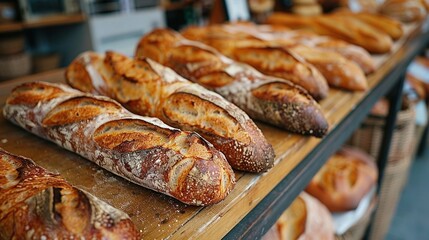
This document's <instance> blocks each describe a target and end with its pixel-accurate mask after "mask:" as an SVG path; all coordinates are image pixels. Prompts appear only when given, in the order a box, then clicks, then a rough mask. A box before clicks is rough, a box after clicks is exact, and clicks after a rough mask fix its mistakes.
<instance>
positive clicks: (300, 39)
mask: <svg viewBox="0 0 429 240" xmlns="http://www.w3.org/2000/svg"><path fill="white" fill-rule="evenodd" d="M225 27H228V28H238V30H239V29H241V31H245V32H246V33H249V34H252V35H257V36H258V38H261V39H264V40H266V41H270V42H273V43H276V44H279V45H281V46H285V47H293V46H296V45H297V44H299V45H304V46H308V47H311V48H313V49H315V48H316V49H325V50H330V51H333V52H336V53H338V54H341V55H342V56H343V57H345V58H346V59H348V60H350V61H353V62H354V63H356V64H357V65H359V67H360V68H361V69H362V70H363V71H364V72H365V73H366V74H368V73H371V72H373V71H374V70H375V62H374V60H373V59H372V57H371V55H370V54H369V53H368V51H366V50H365V49H363V48H362V47H359V46H357V45H354V44H350V43H348V42H345V41H342V40H340V39H336V38H332V37H328V36H320V35H317V34H315V33H312V32H310V31H305V30H291V29H288V28H286V27H282V26H279V25H256V24H249V23H247V22H246V23H241V22H240V23H234V24H229V25H225ZM235 30H236V31H237V29H235Z"/></svg>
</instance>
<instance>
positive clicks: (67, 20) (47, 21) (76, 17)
mask: <svg viewBox="0 0 429 240" xmlns="http://www.w3.org/2000/svg"><path fill="white" fill-rule="evenodd" d="M85 20H86V17H85V15H83V14H73V15H55V16H46V17H42V18H40V19H35V20H29V21H24V22H19V23H18V22H17V23H4V24H0V33H5V32H16V31H22V30H24V29H34V28H42V27H52V26H60V25H68V24H75V23H81V22H84V21H85Z"/></svg>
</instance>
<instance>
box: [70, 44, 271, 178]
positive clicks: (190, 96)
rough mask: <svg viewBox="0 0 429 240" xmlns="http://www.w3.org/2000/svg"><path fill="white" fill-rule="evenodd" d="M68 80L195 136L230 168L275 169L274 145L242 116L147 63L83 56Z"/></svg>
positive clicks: (222, 101)
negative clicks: (216, 152)
mask: <svg viewBox="0 0 429 240" xmlns="http://www.w3.org/2000/svg"><path fill="white" fill-rule="evenodd" d="M66 79H67V82H68V83H69V84H70V85H71V86H73V87H75V88H77V89H79V90H82V91H88V92H92V93H96V94H102V95H106V96H108V97H111V98H113V99H115V100H117V101H118V102H120V103H122V104H123V105H124V106H125V107H127V108H128V109H129V110H131V111H132V112H134V113H136V114H140V115H144V116H151V117H157V118H160V119H161V120H162V121H164V122H165V123H167V124H168V125H171V126H174V127H178V128H180V129H183V130H189V131H196V132H198V133H199V134H201V135H202V136H203V137H204V138H206V139H207V140H209V141H210V142H211V143H212V144H213V145H214V146H215V147H216V148H217V149H218V150H220V151H221V152H222V153H223V154H225V156H226V158H227V160H228V162H229V164H230V165H231V166H232V167H233V168H234V169H237V170H243V171H249V172H262V171H267V170H268V169H269V168H271V167H272V166H273V162H274V150H273V148H272V146H271V145H270V144H269V143H268V142H267V140H266V139H265V137H264V135H263V134H262V132H261V131H260V130H259V128H258V127H257V126H256V125H255V123H254V122H253V121H252V120H251V119H250V118H249V117H248V116H247V115H246V113H244V112H243V111H242V110H241V109H239V108H238V107H236V106H235V105H234V104H231V103H230V102H228V101H227V100H225V99H224V98H223V97H221V96H220V95H218V94H216V93H214V92H211V91H209V90H207V89H205V88H203V87H201V86H199V85H198V84H195V83H191V82H189V81H188V80H186V79H184V78H182V77H180V76H179V75H178V74H176V73H175V72H174V71H172V70H171V69H169V68H166V67H164V66H162V65H160V64H158V63H156V62H154V61H152V60H151V59H141V60H134V59H131V58H128V57H126V56H124V55H121V54H118V53H114V52H107V53H106V54H105V56H104V55H101V54H97V53H94V52H86V53H83V54H81V55H80V56H79V57H78V58H77V59H76V60H75V61H73V62H72V63H71V64H70V66H69V67H68V68H67V71H66Z"/></svg>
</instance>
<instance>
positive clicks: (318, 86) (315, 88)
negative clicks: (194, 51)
mask: <svg viewBox="0 0 429 240" xmlns="http://www.w3.org/2000/svg"><path fill="white" fill-rule="evenodd" d="M181 34H182V35H183V36H184V37H185V38H187V39H190V40H194V41H201V42H203V43H205V44H207V45H209V46H211V47H213V48H215V49H216V50H218V51H220V52H221V53H222V54H224V55H226V56H227V57H230V58H232V59H234V60H236V61H238V62H243V63H246V64H249V65H251V66H252V67H254V68H256V69H257V70H258V71H260V72H262V73H264V74H266V75H270V76H275V77H280V78H283V79H287V80H289V81H291V82H293V83H295V84H297V85H299V86H301V87H303V88H304V89H306V90H307V91H308V93H309V94H310V95H311V96H312V97H314V98H315V99H316V100H320V99H323V98H325V97H326V96H327V95H328V91H329V87H328V84H327V80H326V79H325V77H323V75H322V74H321V73H320V72H319V71H318V70H317V69H316V68H315V67H314V66H313V65H312V64H310V63H308V62H307V61H306V60H305V59H304V58H302V56H300V55H299V54H297V53H296V52H294V51H293V50H291V49H288V48H284V47H281V46H278V45H272V44H269V43H266V42H264V41H261V40H259V39H256V38H246V36H247V34H245V33H242V32H233V33H229V32H225V30H224V28H223V27H222V26H221V25H214V26H206V27H196V26H194V27H188V28H186V29H184V30H183V31H182V32H181Z"/></svg>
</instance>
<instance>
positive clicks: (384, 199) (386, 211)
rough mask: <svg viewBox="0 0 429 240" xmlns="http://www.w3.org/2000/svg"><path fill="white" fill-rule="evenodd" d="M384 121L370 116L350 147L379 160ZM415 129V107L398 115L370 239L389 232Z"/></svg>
mask: <svg viewBox="0 0 429 240" xmlns="http://www.w3.org/2000/svg"><path fill="white" fill-rule="evenodd" d="M384 119H385V118H384V117H380V116H369V117H368V118H367V119H366V120H365V121H364V123H363V124H362V126H361V127H360V128H359V129H358V130H357V131H356V132H355V133H354V134H353V136H352V137H351V139H350V140H349V144H351V145H352V146H356V147H359V148H361V149H363V150H365V151H367V152H368V153H369V154H370V155H372V156H373V157H374V158H377V157H378V151H379V149H380V144H381V141H382V137H383V131H384V122H385V121H384ZM415 129H416V125H415V110H414V106H413V105H411V106H410V107H409V108H408V109H405V110H402V111H400V112H398V116H397V120H396V125H395V129H394V132H393V136H392V140H391V146H390V151H389V157H388V162H387V165H386V168H385V171H384V178H383V182H382V184H381V186H380V194H379V202H378V205H377V208H376V210H375V215H374V220H373V222H372V226H371V233H370V237H369V239H374V240H378V239H384V238H385V236H386V234H387V232H388V230H389V227H390V223H391V221H392V218H393V216H394V214H395V209H396V206H397V204H398V202H399V200H400V195H401V192H402V190H403V188H404V185H405V183H406V181H407V177H408V172H409V168H410V165H411V159H412V158H413V153H414V149H415V147H414V145H415V144H416V139H415Z"/></svg>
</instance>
